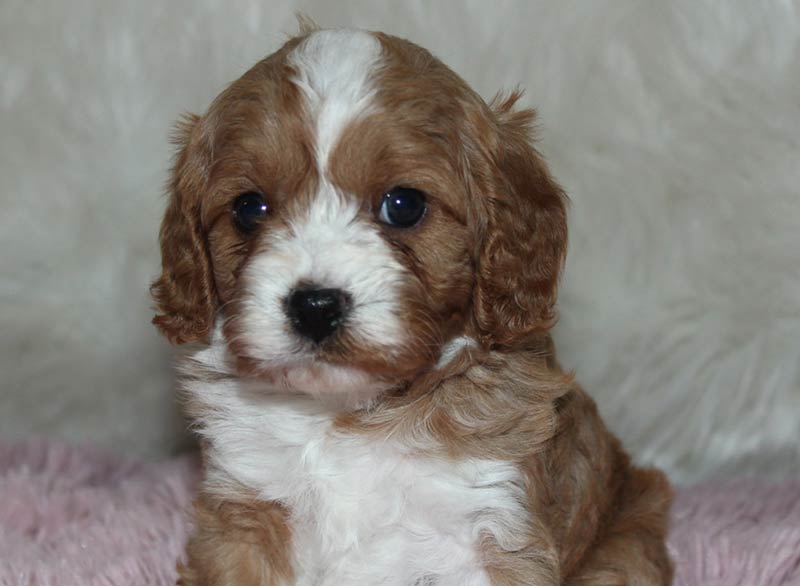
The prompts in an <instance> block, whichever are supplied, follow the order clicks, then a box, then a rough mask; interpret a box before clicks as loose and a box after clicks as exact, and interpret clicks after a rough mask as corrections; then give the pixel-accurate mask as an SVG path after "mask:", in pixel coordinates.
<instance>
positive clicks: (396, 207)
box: [378, 187, 427, 228]
mask: <svg viewBox="0 0 800 586" xmlns="http://www.w3.org/2000/svg"><path fill="white" fill-rule="evenodd" d="M426 208H427V205H426V203H425V194H424V193H422V192H421V191H419V190H418V189H412V188H410V187H395V188H393V189H392V190H391V191H389V193H387V194H385V195H384V196H383V201H382V202H381V210H380V213H379V214H378V219H379V220H380V221H381V222H383V223H384V224H389V225H390V226H396V227H398V228H410V227H411V226H413V225H414V224H416V223H417V222H419V221H420V220H421V219H422V216H424V215H425V209H426Z"/></svg>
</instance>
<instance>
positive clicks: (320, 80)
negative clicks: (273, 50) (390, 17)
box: [289, 29, 381, 172]
mask: <svg viewBox="0 0 800 586" xmlns="http://www.w3.org/2000/svg"><path fill="white" fill-rule="evenodd" d="M380 57H381V45H380V43H379V42H378V40H377V39H376V38H375V37H374V36H373V35H371V34H369V33H366V32H363V31H359V30H349V29H340V30H324V31H317V32H315V33H312V34H311V35H310V36H309V37H308V38H307V39H306V40H305V41H303V43H302V44H301V45H300V46H298V47H297V48H296V49H295V50H294V51H293V52H292V54H291V55H290V56H289V62H290V63H291V64H292V65H294V67H295V69H296V70H297V75H296V77H295V78H294V80H293V81H294V83H295V85H296V86H297V87H299V88H300V89H301V91H302V92H303V95H304V97H305V99H306V107H307V109H308V111H309V113H310V114H311V116H312V118H313V119H314V121H315V129H316V132H315V145H316V149H317V163H318V166H319V168H320V170H322V171H323V172H324V171H325V170H326V168H327V162H328V155H329V154H330V152H331V150H332V149H333V147H334V146H335V144H336V141H337V139H338V138H339V135H340V134H341V132H342V130H343V128H344V127H345V126H346V125H347V124H348V123H350V122H352V121H353V120H354V119H355V118H356V117H357V116H359V115H364V114H366V113H368V112H369V111H370V110H371V108H372V98H373V95H374V88H373V87H372V85H371V84H370V75H371V74H373V73H374V72H375V70H376V68H377V67H378V66H379V64H380Z"/></svg>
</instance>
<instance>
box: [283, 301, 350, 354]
mask: <svg viewBox="0 0 800 586" xmlns="http://www.w3.org/2000/svg"><path fill="white" fill-rule="evenodd" d="M346 311H347V296H346V295H345V293H344V292H342V291H340V290H339V289H295V290H294V291H293V292H292V293H291V294H290V295H289V298H288V299H287V303H286V313H287V314H288V315H289V319H290V320H291V321H292V326H293V327H294V330H295V331H296V332H297V333H298V334H300V335H301V336H304V337H306V338H309V339H311V340H314V341H315V342H321V341H322V340H324V339H325V338H327V337H328V336H330V335H331V334H332V333H333V332H335V331H336V329H337V328H338V327H339V326H340V325H342V322H344V318H345V313H346Z"/></svg>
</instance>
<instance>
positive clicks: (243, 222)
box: [233, 191, 268, 233]
mask: <svg viewBox="0 0 800 586" xmlns="http://www.w3.org/2000/svg"><path fill="white" fill-rule="evenodd" d="M267 210H268V207H267V202H266V201H265V200H264V196H263V195H261V194H260V193H258V192H256V191H248V192H247V193H243V194H242V195H240V196H239V197H237V198H236V199H235V200H234V202H233V221H234V222H235V223H236V227H237V228H238V229H239V230H241V231H242V232H245V233H246V232H252V231H253V230H255V229H256V228H257V227H258V224H259V223H260V222H261V220H263V219H264V217H265V216H266V215H267Z"/></svg>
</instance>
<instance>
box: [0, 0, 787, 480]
mask: <svg viewBox="0 0 800 586" xmlns="http://www.w3.org/2000/svg"><path fill="white" fill-rule="evenodd" d="M298 9H301V10H303V11H305V12H307V13H308V14H309V15H311V16H312V17H313V18H315V19H316V20H317V21H319V22H320V24H322V25H323V26H356V27H364V28H367V29H372V30H385V31H387V32H389V33H392V34H396V35H399V36H404V37H407V38H409V39H411V40H413V41H415V42H418V43H419V44H421V45H423V46H425V47H427V48H429V49H430V50H431V51H432V52H433V53H434V54H435V55H437V56H439V57H441V58H442V59H443V60H444V61H445V62H446V63H448V64H449V65H450V66H452V67H453V69H455V70H456V71H457V72H458V73H459V74H461V75H462V76H463V77H464V78H465V79H466V80H467V81H468V82H469V83H470V84H472V85H473V86H474V87H475V88H476V90H478V91H479V92H480V93H481V94H482V95H483V96H485V97H490V96H491V95H492V94H494V92H496V91H497V90H498V89H500V88H502V87H505V88H509V87H515V86H516V85H520V86H521V87H523V88H526V89H527V93H526V97H525V99H524V105H531V106H535V107H536V108H537V110H538V111H539V118H538V125H537V126H538V127H539V129H540V132H539V135H540V138H541V141H540V144H539V146H540V150H541V151H542V152H543V153H544V155H545V157H546V158H547V159H548V161H549V162H550V164H551V167H552V170H553V173H554V175H555V177H556V178H557V179H558V180H559V181H560V182H561V183H562V184H563V185H564V187H565V188H566V190H567V193H569V195H570V198H571V200H572V205H571V211H570V229H571V232H570V242H571V245H570V252H569V255H568V257H567V268H566V273H565V281H564V285H563V287H562V294H561V301H560V304H559V306H560V313H561V319H560V322H559V325H558V326H557V329H556V343H557V346H558V349H559V358H560V360H561V361H562V362H563V363H564V365H565V366H566V367H569V368H575V370H576V374H577V377H578V380H579V381H580V382H581V383H582V384H583V385H584V386H585V387H586V389H587V390H588V391H589V392H590V393H592V394H593V395H594V396H595V398H596V399H597V400H598V403H599V405H600V408H601V410H602V411H603V414H604V416H605V417H606V420H607V421H608V423H609V425H610V427H611V428H612V429H613V430H614V431H616V432H618V433H620V434H621V436H622V437H623V440H624V441H625V444H626V446H627V447H628V448H630V450H631V451H633V452H634V454H635V455H636V456H637V458H638V459H639V460H644V461H649V462H656V463H658V464H660V465H663V466H665V467H666V468H667V469H668V470H669V472H670V473H671V474H672V475H673V477H674V478H676V479H678V480H683V481H686V480H689V479H696V478H698V477H701V476H709V475H712V474H716V473H719V472H726V473H728V474H741V473H744V472H750V473H755V472H757V473H764V474H766V473H771V474H785V473H795V474H797V473H800V417H798V412H800V342H798V341H799V340H800V270H798V256H799V255H798V252H797V251H798V250H800V230H798V226H800V196H798V186H800V165H798V161H800V141H798V137H799V136H800V99H798V81H797V80H798V79H799V78H800V52H798V50H797V47H798V46H800V10H798V5H797V3H796V2H789V1H786V2H754V1H752V0H728V1H726V2H697V1H696V0H672V1H669V2H619V1H612V0H595V1H593V2H585V1H581V0H563V1H561V2H541V1H540V2H530V1H529V0H508V1H506V2H479V1H477V0H470V1H469V2H466V3H465V2H463V1H462V0H441V1H437V2H430V1H427V0H406V1H404V2H368V1H366V0H353V1H350V2H330V1H329V0H304V1H303V2H300V1H299V0H293V1H287V2H283V3H280V2H264V0H235V1H233V2H229V1H224V0H208V1H206V2H203V3H202V5H200V6H198V5H196V4H193V5H192V8H191V9H187V5H186V4H185V3H181V2H163V1H159V0H141V1H139V2H108V1H106V0H85V1H83V2H49V3H43V2H34V1H27V2H25V1H21V0H10V1H5V2H0V73H1V75H0V129H2V132H0V178H2V181H0V210H1V213H0V251H2V252H0V331H2V333H3V338H2V339H3V342H2V347H1V348H2V349H0V372H2V374H3V382H2V383H0V433H2V434H3V435H5V436H12V437H14V436H16V437H20V436H26V435H33V434H35V435H48V436H51V437H52V436H57V437H62V438H69V439H71V440H77V441H93V442H98V443H101V444H103V445H106V446H110V447H113V448H114V449H116V450H119V451H124V452H128V453H138V454H142V453H146V454H149V455H152V456H154V457H155V456H163V455H165V454H168V453H170V452H171V451H173V450H174V449H175V446H176V444H177V440H178V438H180V436H181V434H182V433H183V430H184V426H183V425H182V424H181V423H180V422H179V421H178V420H177V419H176V418H174V417H172V416H171V415H170V414H172V413H174V411H175V409H174V407H173V405H174V399H173V394H172V387H173V374H172V370H171V358H170V355H169V352H170V351H169V348H168V344H166V343H164V342H163V341H161V340H160V339H159V337H158V335H157V334H156V332H155V330H154V329H153V327H152V326H151V325H150V324H149V323H148V320H149V318H150V316H151V315H152V312H151V311H150V305H151V302H150V300H149V298H148V294H147V285H148V282H149V280H150V279H151V278H153V277H154V276H155V275H156V274H157V273H158V271H159V266H160V265H159V262H160V261H159V253H158V246H157V240H156V234H157V231H158V222H159V220H160V216H161V213H162V210H163V207H164V198H163V196H162V195H161V194H162V187H163V185H164V182H165V179H166V177H167V168H168V165H169V158H170V154H171V148H170V145H169V143H168V140H167V137H168V135H169V133H170V128H171V125H172V123H173V122H174V121H175V120H176V119H177V117H178V116H179V114H180V113H181V112H183V111H186V110H189V111H193V112H202V111H203V110H204V109H205V108H206V107H207V106H208V104H209V102H210V101H211V100H212V99H213V98H214V96H215V95H216V94H217V93H218V92H219V91H220V90H221V89H222V88H223V87H225V85H226V84H227V83H229V82H230V81H231V80H233V79H235V78H236V77H238V76H239V75H240V73H241V72H243V71H244V70H245V69H246V68H247V67H250V66H251V65H252V64H253V63H255V62H256V61H257V60H258V59H261V58H262V57H263V56H264V55H266V54H268V53H270V52H271V51H273V50H274V49H276V48H277V47H278V46H279V45H280V44H281V43H282V42H283V40H284V39H285V38H286V36H287V34H288V33H292V32H294V31H296V30H297V27H296V24H295V18H294V11H295V10H298ZM87 22H92V23H93V25H92V26H91V27H87V24H86V23H87ZM37 39H46V42H43V43H39V42H36V40H37ZM45 210H47V211H46V212H45Z"/></svg>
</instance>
